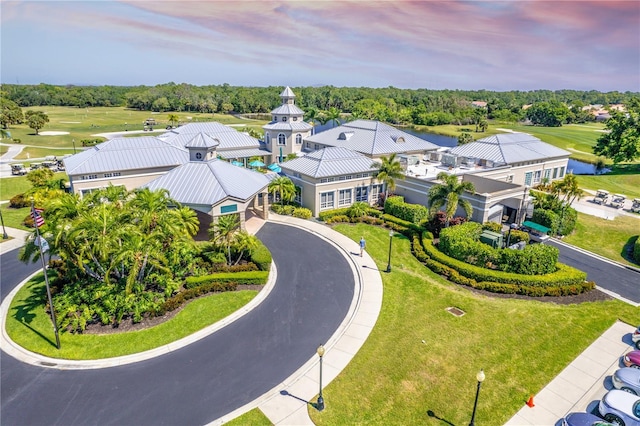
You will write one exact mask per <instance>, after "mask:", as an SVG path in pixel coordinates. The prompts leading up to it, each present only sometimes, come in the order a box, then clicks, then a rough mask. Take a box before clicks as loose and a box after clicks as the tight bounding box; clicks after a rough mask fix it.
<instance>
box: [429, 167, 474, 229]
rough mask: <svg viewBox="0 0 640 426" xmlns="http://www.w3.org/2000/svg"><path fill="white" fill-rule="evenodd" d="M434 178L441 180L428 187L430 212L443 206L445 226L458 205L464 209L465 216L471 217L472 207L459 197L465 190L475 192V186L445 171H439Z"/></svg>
mask: <svg viewBox="0 0 640 426" xmlns="http://www.w3.org/2000/svg"><path fill="white" fill-rule="evenodd" d="M436 179H438V180H439V181H441V182H442V183H441V184H437V185H434V186H432V187H431V189H429V206H430V208H431V213H432V214H433V213H435V212H436V211H438V210H440V208H441V207H443V206H444V207H445V210H444V212H445V215H446V217H447V226H449V221H450V220H451V218H452V217H453V215H454V214H455V213H456V210H457V209H458V206H460V207H462V208H463V209H464V212H465V214H466V215H467V217H471V213H472V212H473V207H472V206H471V203H469V202H468V201H467V200H463V199H462V198H460V197H461V196H462V193H463V192H465V191H468V192H472V193H473V192H475V187H474V186H473V183H471V182H460V181H459V180H458V177H457V176H456V175H450V174H449V173H447V172H440V173H438V176H436Z"/></svg>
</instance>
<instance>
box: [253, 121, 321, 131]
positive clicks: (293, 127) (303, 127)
mask: <svg viewBox="0 0 640 426" xmlns="http://www.w3.org/2000/svg"><path fill="white" fill-rule="evenodd" d="M312 127H313V126H312V125H311V124H309V123H307V122H305V121H291V120H288V121H272V122H271V123H269V124H265V125H264V126H262V128H263V129H265V130H288V131H296V132H306V131H309V130H311V128H312Z"/></svg>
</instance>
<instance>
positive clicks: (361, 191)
mask: <svg viewBox="0 0 640 426" xmlns="http://www.w3.org/2000/svg"><path fill="white" fill-rule="evenodd" d="M356 201H365V202H366V201H369V188H368V187H366V186H358V187H356Z"/></svg>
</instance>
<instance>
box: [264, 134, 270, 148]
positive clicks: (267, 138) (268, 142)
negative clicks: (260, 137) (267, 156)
mask: <svg viewBox="0 0 640 426" xmlns="http://www.w3.org/2000/svg"><path fill="white" fill-rule="evenodd" d="M264 141H265V142H266V143H267V145H269V144H270V143H271V136H269V133H265V134H264Z"/></svg>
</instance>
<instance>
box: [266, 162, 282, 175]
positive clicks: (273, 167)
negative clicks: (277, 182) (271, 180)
mask: <svg viewBox="0 0 640 426" xmlns="http://www.w3.org/2000/svg"><path fill="white" fill-rule="evenodd" d="M267 169H269V170H271V171H272V172H276V173H280V172H281V171H282V169H281V168H280V166H278V164H276V163H273V164H269V166H267Z"/></svg>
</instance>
